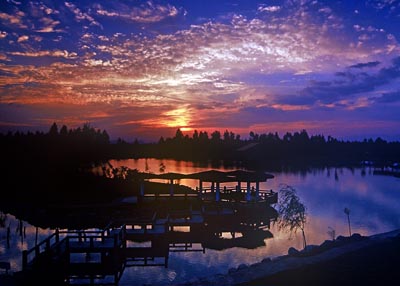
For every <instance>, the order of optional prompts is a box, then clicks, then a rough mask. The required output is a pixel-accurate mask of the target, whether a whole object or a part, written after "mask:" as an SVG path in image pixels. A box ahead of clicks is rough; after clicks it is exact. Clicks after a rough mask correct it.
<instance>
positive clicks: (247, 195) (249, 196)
mask: <svg viewBox="0 0 400 286" xmlns="http://www.w3.org/2000/svg"><path fill="white" fill-rule="evenodd" d="M250 200H251V190H250V182H247V192H246V201H250Z"/></svg>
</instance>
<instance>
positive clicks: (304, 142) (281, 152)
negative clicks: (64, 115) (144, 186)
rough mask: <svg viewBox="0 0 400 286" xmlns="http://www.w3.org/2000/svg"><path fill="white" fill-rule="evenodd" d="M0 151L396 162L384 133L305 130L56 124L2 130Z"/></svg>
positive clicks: (96, 157)
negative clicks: (134, 134)
mask: <svg viewBox="0 0 400 286" xmlns="http://www.w3.org/2000/svg"><path fill="white" fill-rule="evenodd" d="M0 141H1V143H2V145H3V148H2V150H3V151H4V150H7V151H6V152H5V154H3V155H4V156H6V157H10V156H11V157H22V158H30V157H32V156H33V158H34V159H40V158H41V159H43V158H47V161H54V160H58V161H60V160H61V161H64V163H65V162H68V161H70V162H90V163H93V162H95V161H106V160H108V159H111V158H116V159H117V158H143V157H154V158H172V159H179V160H195V161H203V160H204V161H207V160H230V161H241V162H249V163H251V164H261V165H263V164H264V165H265V164H266V165H268V164H269V163H273V164H289V165H290V164H296V163H301V164H310V163H311V164H314V163H315V164H322V165H324V164H325V165H333V164H336V163H342V164H357V163H360V162H362V161H373V162H375V163H376V164H388V163H394V162H399V161H400V142H398V141H393V142H388V141H386V140H383V139H382V138H376V139H364V140H362V141H345V140H338V139H336V138H333V137H332V136H327V137H325V136H324V135H309V134H308V133H307V131H306V130H301V131H299V132H294V133H290V132H287V133H286V134H284V135H283V136H282V137H281V136H279V135H278V133H262V134H257V133H255V132H253V131H251V132H249V136H248V137H247V138H241V136H240V135H239V134H235V133H234V132H232V131H229V130H225V131H224V132H223V133H221V132H220V131H214V132H212V133H210V134H209V133H208V132H207V131H198V130H194V131H193V133H192V135H189V134H184V133H183V132H182V131H181V130H180V129H177V130H176V133H175V135H174V136H173V137H167V138H164V137H160V139H159V140H158V142H154V143H140V142H139V141H138V140H135V141H134V142H132V143H129V142H126V141H125V140H123V139H122V138H118V140H117V141H116V142H111V141H110V136H109V135H108V133H107V131H106V130H100V129H96V128H94V127H92V126H90V125H89V124H84V125H83V126H82V127H78V128H75V129H68V128H67V126H65V125H63V126H62V127H61V128H59V127H58V126H57V124H56V123H53V125H52V126H51V127H50V129H49V131H48V132H46V133H45V132H36V133H32V132H28V133H21V132H15V133H12V132H9V133H8V134H1V135H0Z"/></svg>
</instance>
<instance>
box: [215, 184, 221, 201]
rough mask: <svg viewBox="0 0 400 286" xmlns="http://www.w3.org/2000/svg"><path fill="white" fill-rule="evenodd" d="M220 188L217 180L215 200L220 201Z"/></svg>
mask: <svg viewBox="0 0 400 286" xmlns="http://www.w3.org/2000/svg"><path fill="white" fill-rule="evenodd" d="M220 199H221V198H220V189H219V182H217V192H216V193H215V201H217V202H219V201H220Z"/></svg>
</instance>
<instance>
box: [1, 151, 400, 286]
mask: <svg viewBox="0 0 400 286" xmlns="http://www.w3.org/2000/svg"><path fill="white" fill-rule="evenodd" d="M110 163H111V164H112V165H113V166H114V167H118V166H127V167H129V168H132V169H138V170H139V171H146V172H153V173H160V166H165V169H164V172H178V173H193V172H199V171H204V170H209V169H211V168H212V169H219V170H233V169H237V168H234V167H218V168H217V167H216V166H212V165H198V164H195V163H193V162H184V161H175V160H158V159H138V160H133V159H132V160H119V161H117V160H112V161H110ZM269 173H271V174H273V175H274V176H275V178H274V179H271V180H268V181H267V182H264V183H261V184H260V185H261V186H260V187H261V189H272V190H274V191H279V189H280V188H281V187H282V186H283V185H291V186H293V187H294V188H295V189H296V190H297V192H298V195H299V197H300V198H301V200H302V202H303V203H304V204H305V205H306V207H307V213H308V217H307V224H306V228H305V232H306V237H307V243H308V244H320V243H322V242H323V241H324V240H326V239H331V236H330V235H329V234H328V231H329V230H331V229H334V230H335V233H336V236H338V235H349V229H348V224H347V216H346V215H345V213H344V211H343V210H344V208H345V207H347V208H349V209H350V211H351V212H350V221H351V231H352V233H356V232H357V233H360V234H361V235H371V234H376V233H380V232H386V231H390V230H393V229H396V228H400V179H399V178H395V177H390V176H378V175H373V169H372V168H367V169H347V168H342V169H333V168H332V169H319V170H309V171H307V172H302V173H274V172H269ZM179 183H180V184H183V185H188V186H191V187H193V188H195V187H196V186H197V181H193V180H181V181H180V182H179ZM8 225H10V226H11V238H12V239H11V243H10V247H8V246H7V244H6V239H5V238H6V228H0V261H10V262H11V267H12V269H13V270H14V271H17V270H19V269H20V267H21V260H22V257H21V251H22V250H24V249H28V248H30V247H32V246H34V243H35V239H36V228H35V227H34V226H31V225H29V224H27V223H26V222H24V227H25V236H24V235H23V236H22V237H21V236H20V232H19V230H18V225H19V224H18V221H17V220H16V219H15V218H14V217H13V216H11V215H8V218H7V222H6V226H8ZM271 232H272V234H273V236H274V237H273V238H269V239H266V240H265V246H262V247H259V248H256V249H244V248H237V247H236V248H231V249H226V250H223V251H217V250H212V249H206V250H205V253H202V252H186V253H185V252H180V253H179V252H178V253H170V256H169V263H168V268H164V267H130V268H126V269H125V271H124V274H123V276H122V279H121V281H120V285H142V284H159V285H165V284H171V283H180V282H184V281H187V280H190V279H192V278H194V277H201V276H206V275H209V274H216V273H226V272H227V270H228V269H229V268H231V267H237V266H239V265H240V264H252V263H256V262H259V261H261V260H262V259H263V258H265V257H276V256H279V255H282V254H286V253H287V250H288V248H289V247H291V246H293V247H296V248H297V249H301V247H302V237H301V233H300V232H298V233H296V234H294V235H292V236H291V235H290V234H289V233H287V232H284V231H279V230H278V229H277V228H276V226H274V225H272V226H271ZM50 233H52V230H49V229H40V228H39V229H38V240H39V241H40V240H41V239H43V238H45V237H47V235H49V234H50Z"/></svg>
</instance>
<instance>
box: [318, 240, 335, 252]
mask: <svg viewBox="0 0 400 286" xmlns="http://www.w3.org/2000/svg"><path fill="white" fill-rule="evenodd" d="M334 246H335V241H334V240H325V241H324V242H323V243H321V245H320V246H319V247H320V248H321V250H328V249H330V248H332V247H334Z"/></svg>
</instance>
